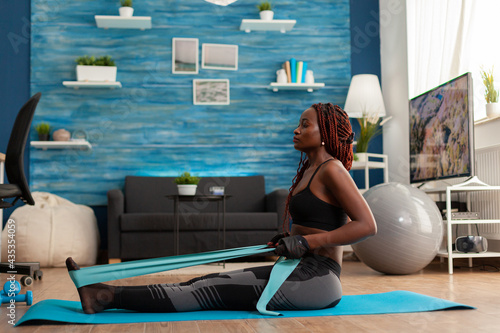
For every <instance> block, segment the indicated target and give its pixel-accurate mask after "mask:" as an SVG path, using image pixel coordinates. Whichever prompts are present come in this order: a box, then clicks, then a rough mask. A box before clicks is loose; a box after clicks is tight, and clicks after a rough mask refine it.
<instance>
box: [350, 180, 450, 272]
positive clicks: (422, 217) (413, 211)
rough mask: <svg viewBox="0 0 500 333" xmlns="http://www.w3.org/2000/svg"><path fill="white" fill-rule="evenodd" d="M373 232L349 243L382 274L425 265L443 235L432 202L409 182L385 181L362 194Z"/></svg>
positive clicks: (412, 270)
mask: <svg viewBox="0 0 500 333" xmlns="http://www.w3.org/2000/svg"><path fill="white" fill-rule="evenodd" d="M363 196H364V198H365V199H366V202H367V203H368V206H370V208H371V210H372V212H373V215H374V217H375V221H376V222H377V229H378V230H377V234H376V235H375V236H373V237H370V238H368V239H366V240H364V241H361V242H359V243H356V244H353V245H352V247H353V249H354V253H356V255H357V256H358V257H359V259H361V261H363V262H364V263H365V264H366V265H368V266H369V267H371V268H373V269H374V270H376V271H378V272H381V273H386V274H411V273H415V272H417V271H419V270H421V269H422V268H424V267H425V266H427V265H428V264H429V263H430V262H431V261H432V260H433V259H434V257H435V256H436V253H437V251H438V250H439V247H440V245H441V241H442V239H443V221H442V220H443V219H442V217H441V213H440V212H439V209H438V207H437V206H436V203H435V202H434V201H433V200H432V199H431V198H430V197H429V196H428V195H427V194H426V193H425V192H423V191H421V190H419V189H417V188H414V187H412V186H410V185H405V184H399V183H385V184H380V185H377V186H374V187H372V188H370V189H369V190H368V191H366V192H365V193H364V194H363Z"/></svg>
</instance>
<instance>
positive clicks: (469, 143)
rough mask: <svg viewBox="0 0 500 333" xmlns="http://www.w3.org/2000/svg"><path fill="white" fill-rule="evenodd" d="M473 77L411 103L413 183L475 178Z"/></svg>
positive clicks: (432, 92) (421, 96)
mask: <svg viewBox="0 0 500 333" xmlns="http://www.w3.org/2000/svg"><path fill="white" fill-rule="evenodd" d="M472 100H473V95H472V75H471V74H470V73H466V74H463V75H461V76H459V77H457V78H455V79H453V80H450V81H448V82H446V83H443V84H441V85H440V86H438V87H436V88H434V89H432V90H429V91H428V92H425V93H423V94H421V95H419V96H417V97H415V98H412V99H411V100H410V182H411V183H422V182H428V181H433V180H441V179H446V178H458V177H468V176H469V177H470V176H474V175H475V174H474V115H473V104H472Z"/></svg>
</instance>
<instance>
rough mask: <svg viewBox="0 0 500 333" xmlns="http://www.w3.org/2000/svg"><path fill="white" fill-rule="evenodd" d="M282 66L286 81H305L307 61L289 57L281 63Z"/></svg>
mask: <svg viewBox="0 0 500 333" xmlns="http://www.w3.org/2000/svg"><path fill="white" fill-rule="evenodd" d="M283 68H284V69H285V72H286V76H287V79H288V81H287V82H288V83H305V82H306V72H307V62H305V61H297V60H296V59H295V58H291V59H290V60H288V61H285V62H284V63H283Z"/></svg>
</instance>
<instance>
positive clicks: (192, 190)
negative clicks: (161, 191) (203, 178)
mask: <svg viewBox="0 0 500 333" xmlns="http://www.w3.org/2000/svg"><path fill="white" fill-rule="evenodd" d="M197 187H198V185H193V184H182V185H181V184H177V190H178V191H179V195H195V194H196V188H197Z"/></svg>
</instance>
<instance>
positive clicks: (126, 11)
mask: <svg viewBox="0 0 500 333" xmlns="http://www.w3.org/2000/svg"><path fill="white" fill-rule="evenodd" d="M118 11H119V12H120V16H123V17H132V15H134V8H132V7H120V8H119V9H118Z"/></svg>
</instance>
